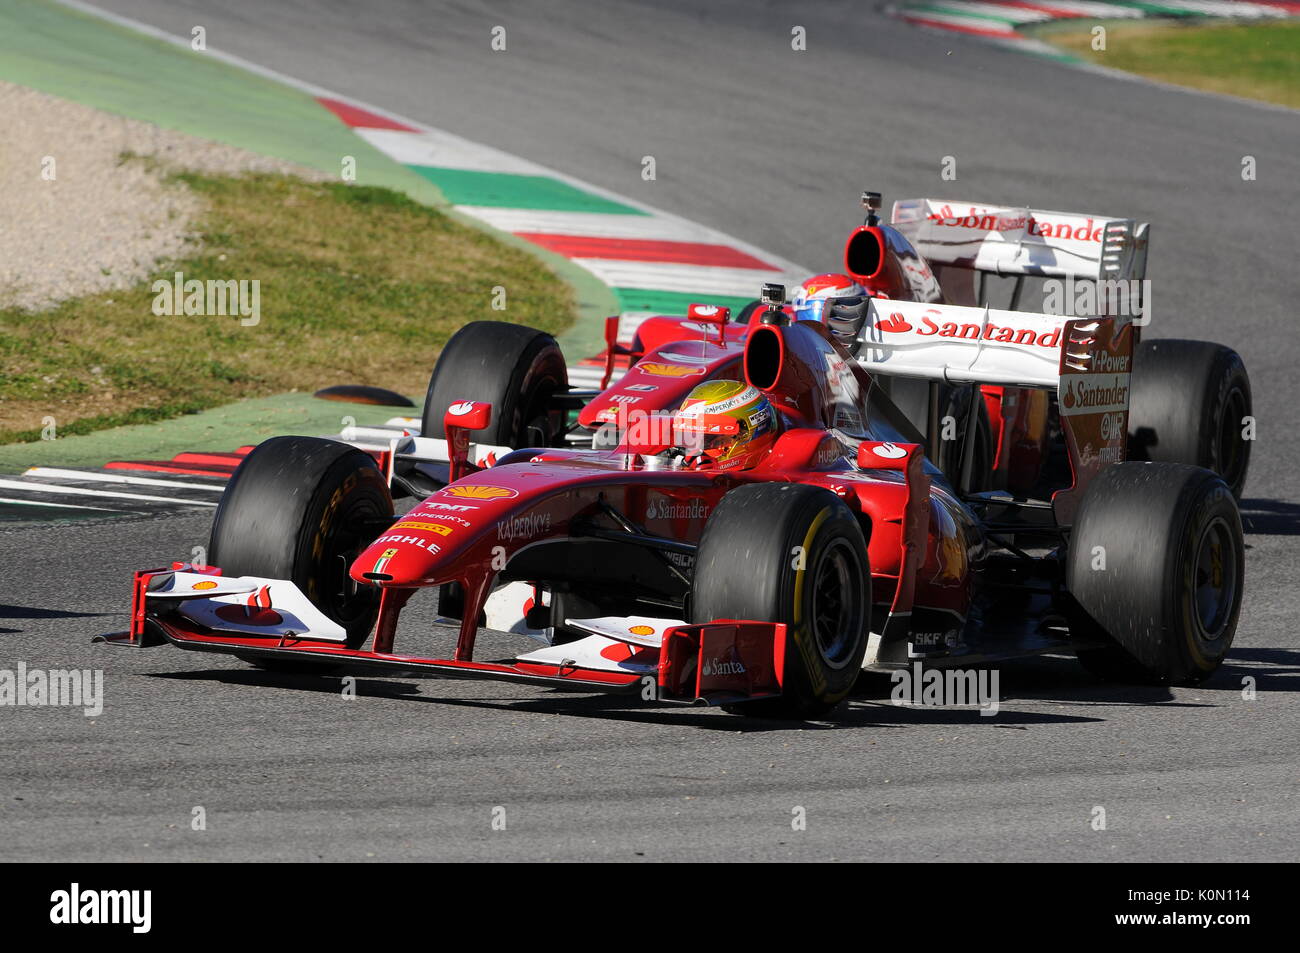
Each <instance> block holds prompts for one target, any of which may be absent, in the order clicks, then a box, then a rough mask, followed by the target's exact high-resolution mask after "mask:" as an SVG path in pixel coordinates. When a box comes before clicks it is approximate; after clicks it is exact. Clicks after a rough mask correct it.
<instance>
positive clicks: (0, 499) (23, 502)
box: [0, 496, 118, 513]
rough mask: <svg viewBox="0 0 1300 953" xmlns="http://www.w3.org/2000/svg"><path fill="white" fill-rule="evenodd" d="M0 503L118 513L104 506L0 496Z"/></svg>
mask: <svg viewBox="0 0 1300 953" xmlns="http://www.w3.org/2000/svg"><path fill="white" fill-rule="evenodd" d="M0 503H13V504H14V505H16V506H48V507H53V508H54V509H59V510H94V511H95V512H96V513H116V512H118V511H117V510H110V509H108V508H106V507H103V506H79V505H78V504H76V503H51V502H50V501H49V500H16V499H14V498H13V497H10V496H0Z"/></svg>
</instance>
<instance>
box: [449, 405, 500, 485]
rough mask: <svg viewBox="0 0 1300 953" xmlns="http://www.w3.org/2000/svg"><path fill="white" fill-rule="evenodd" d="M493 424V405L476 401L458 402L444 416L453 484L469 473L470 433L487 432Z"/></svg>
mask: <svg viewBox="0 0 1300 953" xmlns="http://www.w3.org/2000/svg"><path fill="white" fill-rule="evenodd" d="M491 423H492V405H491V404H489V403H486V402H479V401H474V400H458V401H456V402H455V403H454V404H452V405H451V406H450V407H448V408H447V412H446V413H445V414H443V415H442V429H443V430H444V431H446V433H447V457H448V459H449V460H450V461H451V474H450V476H451V481H452V482H453V483H455V482H456V481H457V480H459V479H460V478H461V477H463V476H465V475H466V474H467V473H469V432H470V431H471V430H486V429H487V427H488V425H489V424H491Z"/></svg>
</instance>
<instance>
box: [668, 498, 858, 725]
mask: <svg viewBox="0 0 1300 953" xmlns="http://www.w3.org/2000/svg"><path fill="white" fill-rule="evenodd" d="M800 556H802V559H800ZM870 581H871V570H870V567H869V564H868V562H867V547H866V541H865V539H864V537H863V534H862V528H861V526H859V525H858V521H857V519H856V518H855V517H854V515H853V513H852V511H851V510H850V509H849V508H848V507H847V506H846V505H845V504H844V502H843V501H842V500H840V499H839V498H838V497H837V496H835V495H834V494H833V493H831V492H829V491H827V490H824V489H821V488H820V487H813V486H803V485H800V484H797V483H764V484H756V485H751V486H741V487H738V488H736V489H734V490H732V491H731V492H730V493H728V494H727V495H726V496H725V497H723V499H722V502H721V503H719V504H718V506H717V508H716V509H715V510H714V511H713V513H712V514H710V516H709V520H708V522H707V523H706V524H705V527H704V535H703V537H702V538H701V539H700V548H699V551H698V553H697V554H696V559H695V579H694V584H693V587H692V590H691V600H690V601H691V611H690V616H691V620H692V621H693V622H697V623H699V622H708V621H710V620H712V619H753V620H755V621H759V622H783V623H785V624H786V625H787V627H788V628H787V630H786V656H785V686H784V689H785V691H784V694H783V696H782V697H781V698H777V699H770V700H764V701H757V702H748V703H745V704H741V705H735V706H728V710H729V711H734V712H736V713H737V714H742V715H753V716H760V717H777V718H816V717H818V716H821V715H824V714H826V713H827V712H829V711H830V710H831V709H833V708H834V707H835V706H836V705H838V704H839V703H840V702H841V701H842V700H843V699H844V697H845V696H846V695H847V694H848V693H849V691H850V689H852V688H853V684H854V682H855V680H856V679H857V677H858V672H859V671H860V670H861V668H862V658H863V655H864V654H865V653H866V650H867V637H868V634H869V630H870V623H871V601H870Z"/></svg>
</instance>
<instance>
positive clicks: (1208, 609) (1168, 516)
mask: <svg viewBox="0 0 1300 953" xmlns="http://www.w3.org/2000/svg"><path fill="white" fill-rule="evenodd" d="M1244 565H1245V545H1244V543H1243V541H1242V533H1241V517H1240V515H1239V513H1238V512H1237V503H1236V500H1235V499H1234V498H1233V496H1232V493H1231V492H1230V491H1229V490H1228V487H1227V485H1226V484H1225V483H1224V482H1223V480H1222V479H1221V478H1220V477H1218V476H1217V475H1216V474H1214V473H1211V472H1210V471H1208V470H1205V469H1202V468H1200V467H1191V466H1186V465H1184V464H1177V463H1121V464H1116V465H1115V466H1112V467H1109V468H1108V469H1106V470H1104V471H1102V473H1101V474H1099V475H1098V476H1097V477H1096V478H1095V479H1094V480H1093V482H1092V484H1091V485H1090V486H1089V487H1088V490H1087V492H1086V494H1085V495H1084V498H1083V501H1082V502H1081V503H1080V506H1079V511H1078V513H1077V514H1076V516H1075V522H1074V526H1073V528H1072V530H1071V533H1070V544H1069V551H1068V556H1067V564H1066V580H1067V583H1066V584H1067V587H1068V589H1069V593H1070V596H1071V597H1072V600H1073V602H1072V604H1071V606H1070V608H1071V610H1072V612H1073V618H1072V619H1071V626H1070V627H1071V632H1072V634H1074V635H1076V636H1079V637H1083V638H1085V639H1092V640H1096V641H1099V642H1100V643H1101V646H1100V647H1088V648H1082V649H1081V650H1080V651H1079V661H1080V662H1081V663H1082V664H1083V665H1084V666H1085V667H1086V668H1088V669H1089V670H1090V671H1092V672H1093V673H1094V674H1096V675H1099V676H1101V677H1102V678H1106V679H1113V680H1118V681H1134V682H1156V683H1161V684H1174V685H1189V684H1195V683H1196V682H1199V681H1202V680H1203V679H1205V678H1207V677H1209V676H1210V675H1211V674H1213V672H1214V671H1215V669H1217V668H1218V667H1219V665H1220V664H1221V663H1222V662H1223V659H1224V656H1226V655H1227V653H1228V649H1229V648H1230V647H1231V646H1232V640H1233V637H1234V635H1235V634H1236V630H1237V617H1238V615H1239V613H1240V611H1241V597H1242V590H1243V587H1244V581H1245V577H1244Z"/></svg>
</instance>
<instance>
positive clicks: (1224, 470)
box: [1218, 387, 1246, 489]
mask: <svg viewBox="0 0 1300 953" xmlns="http://www.w3.org/2000/svg"><path fill="white" fill-rule="evenodd" d="M1245 417H1246V395H1245V394H1243V393H1242V392H1241V388H1239V387H1234V388H1233V389H1232V391H1231V393H1229V394H1228V399H1227V400H1226V401H1225V402H1224V407H1223V416H1222V418H1221V419H1220V420H1219V448H1218V449H1219V452H1218V463H1219V475H1220V476H1222V477H1223V482H1224V483H1226V484H1228V486H1230V487H1233V488H1234V489H1235V488H1236V487H1237V485H1238V482H1239V481H1240V479H1241V475H1242V470H1243V468H1244V467H1245V464H1246V443H1245V441H1244V440H1243V439H1242V438H1241V427H1242V421H1243V420H1244V419H1245Z"/></svg>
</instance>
